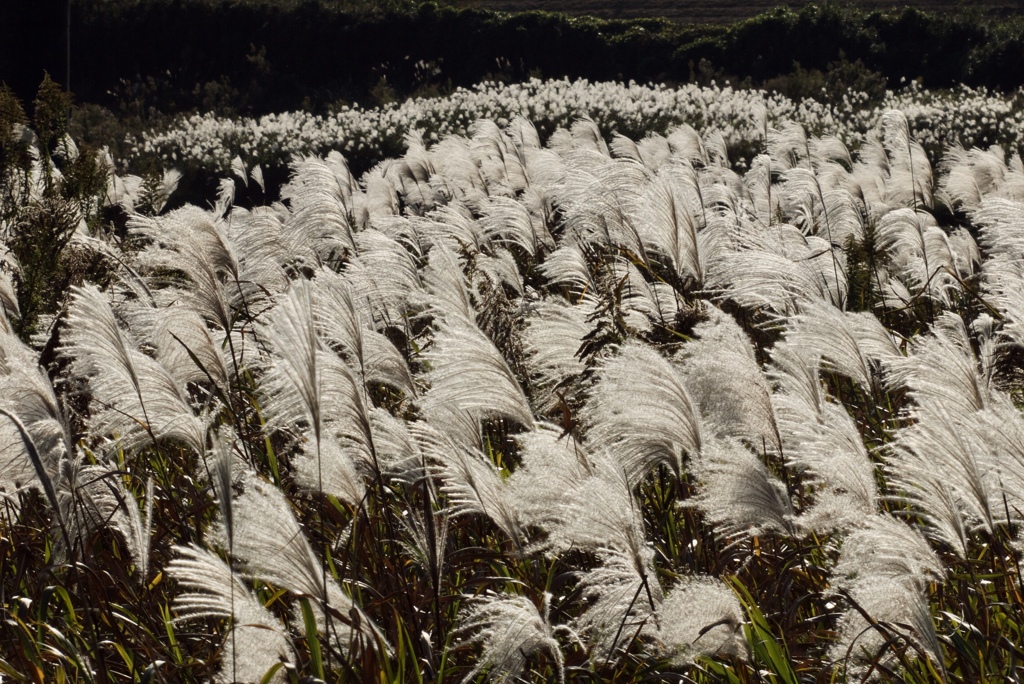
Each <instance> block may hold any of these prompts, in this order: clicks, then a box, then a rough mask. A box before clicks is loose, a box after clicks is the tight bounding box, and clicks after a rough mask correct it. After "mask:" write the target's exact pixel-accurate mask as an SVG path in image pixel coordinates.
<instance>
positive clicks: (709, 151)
mask: <svg viewBox="0 0 1024 684" xmlns="http://www.w3.org/2000/svg"><path fill="white" fill-rule="evenodd" d="M668 144H669V147H670V148H671V149H672V155H673V157H674V160H681V161H684V162H687V163H689V164H690V165H691V166H694V167H701V168H708V167H726V166H728V165H729V153H728V151H727V149H726V143H725V138H724V137H723V136H722V132H721V131H719V130H718V129H714V128H712V129H710V130H708V131H707V132H706V133H705V134H704V135H703V136H701V134H700V133H698V132H697V131H696V130H694V128H693V127H692V126H690V125H689V124H686V123H683V124H679V125H678V126H676V127H675V128H673V129H672V130H671V131H669V133H668Z"/></svg>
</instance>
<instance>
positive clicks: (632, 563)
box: [512, 432, 663, 656]
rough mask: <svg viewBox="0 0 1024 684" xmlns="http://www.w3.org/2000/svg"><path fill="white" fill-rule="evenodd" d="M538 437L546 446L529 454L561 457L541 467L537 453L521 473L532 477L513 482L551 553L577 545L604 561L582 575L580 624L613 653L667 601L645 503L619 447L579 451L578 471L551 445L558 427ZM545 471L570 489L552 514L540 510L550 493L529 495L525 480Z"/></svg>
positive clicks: (604, 651) (602, 651) (599, 647)
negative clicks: (651, 543)
mask: <svg viewBox="0 0 1024 684" xmlns="http://www.w3.org/2000/svg"><path fill="white" fill-rule="evenodd" d="M537 437H538V439H537V440H536V441H537V442H540V444H538V445H537V446H539V447H541V449H528V452H529V451H530V450H536V451H538V452H541V453H551V454H552V456H553V457H556V458H558V461H559V463H558V465H554V464H550V465H545V466H543V470H541V469H540V468H538V467H537V464H538V461H539V459H537V458H534V457H533V456H529V458H530V459H531V463H529V464H528V465H527V466H526V468H527V470H526V471H525V472H524V474H523V475H522V476H520V477H521V478H524V479H519V480H513V484H512V488H513V491H514V492H515V493H517V494H519V499H520V500H521V501H522V504H521V507H522V509H523V510H525V515H526V516H528V518H529V519H531V520H532V521H533V522H535V523H537V524H539V525H541V526H542V527H543V528H544V529H545V530H546V531H547V532H548V536H547V539H546V540H544V541H542V542H541V543H540V544H539V546H540V547H543V548H544V549H546V551H547V552H548V553H550V554H557V553H562V552H565V551H568V550H570V549H576V550H581V551H586V552H589V553H593V554H594V555H595V556H596V557H597V560H598V562H599V565H598V566H597V567H595V568H593V569H590V570H587V571H585V572H583V573H581V575H580V585H581V588H582V593H583V598H584V600H585V601H586V602H587V609H586V611H585V612H584V613H583V614H582V615H580V616H579V617H578V618H577V619H576V620H575V621H574V622H573V626H574V628H575V629H577V630H578V631H579V632H580V633H581V634H585V635H587V636H588V637H589V638H590V640H591V644H592V646H593V648H594V649H595V653H596V654H598V655H603V656H610V655H611V654H612V653H613V652H615V651H616V650H617V649H618V648H621V647H624V646H625V644H626V643H628V642H629V641H630V639H631V638H632V634H633V633H634V632H637V631H639V630H640V629H641V628H642V626H644V625H646V624H647V622H648V621H649V620H651V619H653V616H654V611H655V610H656V609H657V607H658V606H659V605H660V604H661V601H662V599H663V595H662V591H661V585H660V584H659V583H658V580H657V576H656V573H655V571H654V564H653V563H654V552H653V550H652V549H651V548H650V547H649V546H648V544H647V541H646V538H645V535H644V523H643V518H642V514H641V510H640V506H639V504H638V503H637V501H636V499H635V497H634V496H633V493H632V491H631V485H630V482H629V481H628V480H627V479H626V475H625V473H624V472H623V470H622V467H621V465H620V464H619V463H618V462H617V458H616V456H617V455H616V454H615V453H614V451H611V450H604V451H601V452H599V453H595V454H592V455H587V454H584V453H581V454H580V455H579V456H577V455H576V454H573V455H572V456H573V457H576V458H579V459H580V460H578V461H577V467H578V468H579V469H577V468H574V467H573V465H572V462H571V460H570V455H569V454H567V453H565V452H564V451H563V452H562V453H559V454H557V456H555V454H556V453H557V449H558V446H557V445H553V444H551V443H550V441H551V438H552V437H553V435H551V434H550V432H549V433H548V434H547V435H542V434H538V436H537ZM527 439H528V441H527V444H528V445H529V439H530V438H527ZM544 442H547V445H546V448H544V447H545V445H544ZM562 448H563V449H567V448H569V447H567V446H564V445H563V447H562ZM584 464H585V465H584ZM538 471H540V472H547V473H549V477H551V478H552V479H554V478H558V479H559V480H560V481H561V482H564V483H565V485H566V487H567V489H566V490H565V491H564V492H563V496H562V499H561V501H557V500H553V501H552V504H553V505H554V506H556V508H555V509H554V510H552V511H549V512H548V513H547V514H546V515H544V514H543V513H539V512H538V511H537V506H538V505H539V504H541V503H542V502H543V499H544V497H543V494H541V496H539V497H538V498H537V499H531V495H530V494H523V493H522V489H523V485H524V483H528V482H530V481H531V480H533V479H535V478H538V477H539V476H540V472H538ZM577 475H579V476H580V477H577ZM513 477H516V476H513ZM549 491H551V490H550V489H549ZM552 493H553V492H552ZM553 498H554V497H553Z"/></svg>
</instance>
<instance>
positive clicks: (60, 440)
mask: <svg viewBox="0 0 1024 684" xmlns="http://www.w3.org/2000/svg"><path fill="white" fill-rule="evenodd" d="M0 408H2V409H4V410H6V411H9V412H10V413H11V414H13V415H15V416H17V418H18V420H19V421H20V422H21V423H22V424H23V426H24V429H25V430H26V432H27V433H28V436H29V437H30V439H31V440H32V445H33V448H34V449H35V450H36V452H37V454H38V457H39V460H40V462H39V463H38V464H37V465H35V466H33V465H32V464H31V463H29V459H28V458H26V457H27V456H28V455H27V454H26V453H25V452H24V451H23V450H22V449H21V447H20V446H18V445H19V444H20V443H21V440H22V437H21V436H20V435H19V434H17V432H18V430H17V429H15V426H13V424H8V423H9V421H3V427H0V430H2V434H3V435H4V439H5V441H6V440H7V439H10V440H12V442H11V448H5V449H0V454H2V456H0V459H2V462H3V464H4V465H3V467H0V479H2V480H3V481H6V482H8V483H12V484H13V483H16V482H20V484H21V485H28V484H29V483H30V482H31V481H32V480H33V479H34V477H33V476H32V475H30V474H29V473H31V472H33V471H38V470H39V469H40V468H41V469H42V470H44V471H45V472H46V473H48V474H50V475H51V476H53V475H55V474H56V473H57V468H58V464H59V463H60V460H61V458H63V457H65V456H69V455H71V454H73V453H74V442H73V440H72V436H71V435H72V432H71V426H70V425H69V423H68V420H67V418H66V416H65V414H64V410H63V409H62V407H61V404H60V402H59V401H58V399H57V395H56V394H55V393H54V390H53V385H52V384H50V379H49V377H47V375H46V371H44V370H43V368H42V367H40V366H39V358H38V355H37V354H36V353H35V352H34V351H32V350H31V349H30V348H29V347H27V346H26V345H25V344H24V343H23V342H22V341H21V340H19V339H18V338H17V337H15V336H14V335H9V334H6V333H0ZM12 430H13V432H12Z"/></svg>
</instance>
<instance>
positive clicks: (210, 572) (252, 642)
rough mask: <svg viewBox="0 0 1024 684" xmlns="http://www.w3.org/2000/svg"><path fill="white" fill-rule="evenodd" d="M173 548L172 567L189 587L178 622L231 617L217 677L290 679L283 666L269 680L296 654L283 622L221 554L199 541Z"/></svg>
mask: <svg viewBox="0 0 1024 684" xmlns="http://www.w3.org/2000/svg"><path fill="white" fill-rule="evenodd" d="M174 548H175V552H176V557H175V558H174V560H172V561H171V562H170V564H169V565H168V566H167V572H168V574H169V575H170V576H171V577H173V578H174V579H176V580H177V581H178V583H179V584H180V585H181V586H182V587H184V588H185V589H187V590H188V591H187V592H186V593H182V594H179V595H178V596H177V597H176V598H175V599H174V609H175V612H176V613H177V616H176V617H175V622H187V621H189V620H199V619H203V618H214V619H225V618H226V619H228V620H230V621H231V622H230V631H229V633H228V635H227V637H226V638H225V640H224V645H223V647H222V649H221V666H220V671H219V672H218V673H217V676H216V677H215V678H214V681H215V682H225V683H228V682H263V681H270V682H284V681H286V678H285V673H284V670H283V668H281V669H279V670H278V671H277V672H276V673H275V674H274V675H273V677H272V678H271V679H269V680H267V679H265V677H266V675H267V674H268V673H269V672H270V671H271V669H272V668H274V667H275V666H277V665H278V664H280V663H282V662H284V663H288V662H293V661H294V659H295V654H294V652H293V650H292V646H291V644H290V643H289V639H288V633H287V630H286V628H285V626H284V625H283V624H282V623H281V621H280V620H278V619H277V618H276V617H275V616H274V614H273V613H271V612H270V611H269V610H267V609H266V608H265V607H264V606H263V604H262V602H260V600H259V599H258V598H257V597H256V595H255V594H254V593H253V592H252V591H251V590H250V589H249V587H248V586H246V584H245V582H243V581H242V578H241V577H240V576H239V575H238V574H237V573H235V572H234V571H233V570H232V569H231V567H230V566H229V565H228V564H227V563H225V562H224V561H223V560H222V559H221V558H220V556H218V555H217V554H216V553H214V552H213V551H210V550H208V549H203V548H200V547H198V546H176V547H174Z"/></svg>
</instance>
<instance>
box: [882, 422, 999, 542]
mask: <svg viewBox="0 0 1024 684" xmlns="http://www.w3.org/2000/svg"><path fill="white" fill-rule="evenodd" d="M916 417H917V422H916V423H915V424H914V425H912V426H910V427H907V428H904V429H903V430H900V432H899V433H898V435H897V439H896V441H895V442H893V443H892V444H891V445H890V447H889V448H890V451H891V454H890V456H889V458H888V459H887V461H888V463H887V468H886V470H887V472H888V473H889V482H890V486H891V487H892V488H893V489H894V490H896V491H897V492H899V498H900V499H901V500H902V501H905V502H906V503H909V504H911V505H913V506H914V508H915V509H916V511H917V512H918V513H919V514H920V515H921V517H922V518H923V520H924V522H925V526H926V531H927V534H929V535H930V536H932V537H933V538H934V539H936V540H937V541H940V542H943V543H946V544H948V545H949V546H950V547H951V548H952V549H953V550H954V551H956V552H957V553H958V554H959V555H960V556H961V557H963V558H966V557H967V554H968V549H967V540H968V537H969V536H970V534H971V533H972V532H974V531H975V530H977V529H983V530H985V531H987V532H989V533H991V532H992V531H993V525H994V523H995V521H996V520H998V518H999V516H1000V513H1001V510H1002V508H1003V506H1002V498H1001V496H1000V490H1001V485H1000V482H999V468H998V463H997V462H994V460H993V459H994V454H993V453H991V451H990V450H989V448H988V447H987V445H986V443H985V439H984V435H983V432H982V430H983V427H982V426H981V425H980V424H979V423H978V421H977V419H976V418H975V417H974V416H969V417H966V418H964V417H958V416H956V415H953V414H950V413H949V412H947V411H946V410H945V409H944V408H942V407H941V406H938V407H927V408H921V409H919V410H918V412H917V414H916Z"/></svg>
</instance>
